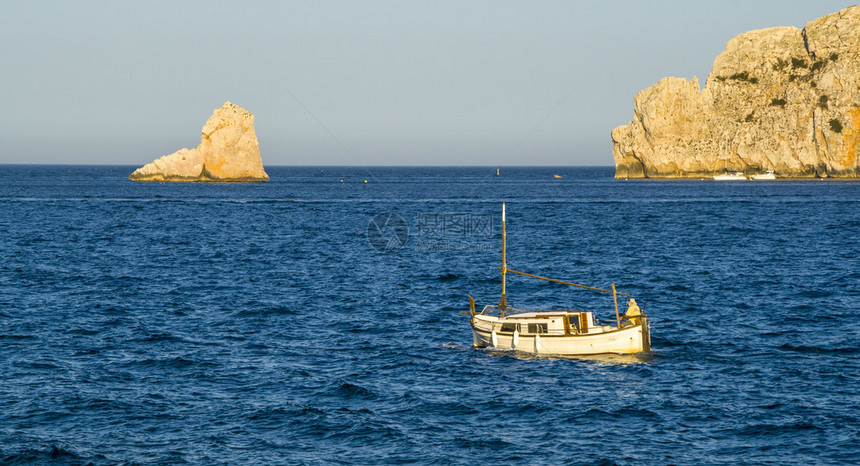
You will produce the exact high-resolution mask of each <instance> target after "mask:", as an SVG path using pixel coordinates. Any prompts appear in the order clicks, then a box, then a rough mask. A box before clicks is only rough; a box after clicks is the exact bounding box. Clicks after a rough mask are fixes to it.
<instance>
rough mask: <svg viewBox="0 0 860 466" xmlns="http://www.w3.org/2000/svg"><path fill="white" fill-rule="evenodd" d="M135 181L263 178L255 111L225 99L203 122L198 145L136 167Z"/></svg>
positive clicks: (256, 179)
mask: <svg viewBox="0 0 860 466" xmlns="http://www.w3.org/2000/svg"><path fill="white" fill-rule="evenodd" d="M128 178H129V179H131V180H134V181H266V180H268V179H269V175H267V174H266V172H265V171H264V170H263V160H262V159H261V158H260V147H259V144H258V143H257V135H256V134H255V133H254V115H253V114H252V113H251V112H249V111H247V110H245V109H244V108H242V107H239V106H238V105H233V104H231V103H230V102H227V103H225V104H224V105H222V106H221V108H218V109H216V110H215V112H213V113H212V116H211V117H209V120H208V121H207V122H206V124H205V125H204V126H203V134H202V135H201V136H200V145H198V146H197V147H195V148H194V149H180V150H178V151H177V152H174V153H172V154H170V155H165V156H164V157H161V158H159V159H156V160H155V161H154V162H152V163H148V164H146V165H144V166H143V167H141V168H138V169H137V170H135V171H134V172H133V173H132V174H131V175H129V177H128Z"/></svg>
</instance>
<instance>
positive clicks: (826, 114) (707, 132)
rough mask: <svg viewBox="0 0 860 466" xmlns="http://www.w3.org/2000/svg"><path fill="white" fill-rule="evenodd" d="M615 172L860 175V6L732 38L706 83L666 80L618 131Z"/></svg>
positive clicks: (641, 96) (644, 95) (643, 96)
mask: <svg viewBox="0 0 860 466" xmlns="http://www.w3.org/2000/svg"><path fill="white" fill-rule="evenodd" d="M612 142H613V158H614V159H615V177H616V178H687V177H689V178H694V177H705V176H711V175H714V174H718V173H723V172H725V171H726V170H728V171H741V172H744V173H746V174H754V173H759V172H763V171H765V170H774V171H775V172H776V174H777V175H778V176H782V177H846V178H858V177H860V163H859V162H860V159H858V152H860V6H853V7H850V8H846V9H844V10H842V11H840V12H838V13H834V14H832V15H828V16H825V17H823V18H819V19H817V20H815V21H812V22H810V23H807V24H806V27H805V28H804V29H803V30H800V29H797V28H795V27H776V28H770V29H762V30H757V31H750V32H747V33H744V34H741V35H739V36H737V37H735V38H734V39H732V40H730V41H729V42H728V44H727V45H726V50H725V51H724V52H722V53H721V54H720V55H719V56H718V57H717V58H716V60H715V61H714V66H713V69H712V71H711V74H710V75H709V76H708V80H707V82H706V84H705V87H704V89H703V90H702V91H701V92H699V82H698V80H697V79H696V78H695V77H693V79H692V80H690V81H687V80H685V79H683V78H664V79H662V80H660V82H658V83H657V84H655V85H654V86H652V87H650V88H648V89H645V90H643V91H641V92H639V93H638V94H636V97H635V98H634V117H633V121H632V122H630V123H629V124H627V125H626V126H619V127H617V128H615V129H614V130H612Z"/></svg>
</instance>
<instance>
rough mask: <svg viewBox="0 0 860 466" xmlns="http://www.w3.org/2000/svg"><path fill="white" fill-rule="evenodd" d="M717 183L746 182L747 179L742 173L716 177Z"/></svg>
mask: <svg viewBox="0 0 860 466" xmlns="http://www.w3.org/2000/svg"><path fill="white" fill-rule="evenodd" d="M714 179H715V180H717V181H746V179H747V177H746V176H745V175H744V174H743V173H741V172H734V173H726V174H724V175H714Z"/></svg>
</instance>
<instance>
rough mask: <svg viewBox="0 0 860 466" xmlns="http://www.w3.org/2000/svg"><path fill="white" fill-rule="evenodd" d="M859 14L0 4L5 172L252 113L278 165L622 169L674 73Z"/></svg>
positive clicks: (136, 155) (157, 146) (783, 6)
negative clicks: (636, 119) (624, 143)
mask: <svg viewBox="0 0 860 466" xmlns="http://www.w3.org/2000/svg"><path fill="white" fill-rule="evenodd" d="M849 5H850V4H849V3H844V2H833V1H827V0H819V1H816V2H811V1H808V0H805V1H748V0H747V1H727V2H707V3H706V2H689V1H614V2H598V1H589V2H585V1H528V2H526V1H518V2H513V1H503V0H501V1H500V0H492V1H474V2H471V1H434V2H429V1H426V2H423V1H366V2H359V1H307V2H290V1H277V2H276V1H266V2H262V1H260V2H241V3H240V2H226V1H225V2H211V1H207V2H193V1H186V2H156V1H150V2H109V1H101V2H90V1H77V2H65V1H62V2H61V1H28V2H23V1H21V2H13V1H3V2H0V60H2V62H0V97H2V101H3V103H4V107H5V108H4V111H3V112H0V141H3V144H2V146H3V148H2V153H0V163H83V164H129V165H143V164H145V163H148V162H150V161H152V160H153V159H155V158H157V157H159V156H162V155H166V154H168V153H171V152H174V151H176V150H178V149H180V148H182V147H194V146H196V145H197V144H198V143H199V138H200V128H201V127H202V126H203V123H205V121H206V119H207V118H208V117H209V115H211V113H212V111H213V110H214V109H215V108H217V107H218V106H220V105H221V104H222V103H224V101H227V100H229V101H231V102H233V103H235V104H237V105H241V106H243V107H245V108H246V109H248V110H250V111H251V112H253V113H254V114H255V116H256V132H257V137H258V139H259V141H260V150H261V154H262V157H263V162H264V164H266V165H486V166H499V165H611V164H612V144H611V140H610V138H609V134H610V131H611V130H612V128H613V127H615V126H618V125H623V124H626V123H627V122H628V121H630V120H631V119H632V116H633V96H634V95H635V94H636V92H638V91H640V90H642V89H644V88H646V87H648V86H651V85H652V84H654V83H656V82H657V81H658V80H659V79H660V78H662V77H664V76H680V77H685V78H691V77H692V76H694V75H696V76H698V77H699V80H700V82H701V83H702V85H704V81H705V78H706V77H707V75H708V73H709V72H710V69H711V64H712V63H713V60H714V58H715V57H716V56H717V54H719V53H720V52H721V51H722V50H724V49H725V44H726V42H727V41H728V40H730V39H731V38H732V37H734V36H736V35H737V34H740V33H743V32H745V31H748V30H752V29H761V28H766V27H772V26H797V27H803V25H804V24H805V23H806V22H808V21H811V20H813V19H815V18H818V17H820V16H824V15H827V14H830V13H834V12H836V11H838V10H840V9H842V8H845V7H847V6H849Z"/></svg>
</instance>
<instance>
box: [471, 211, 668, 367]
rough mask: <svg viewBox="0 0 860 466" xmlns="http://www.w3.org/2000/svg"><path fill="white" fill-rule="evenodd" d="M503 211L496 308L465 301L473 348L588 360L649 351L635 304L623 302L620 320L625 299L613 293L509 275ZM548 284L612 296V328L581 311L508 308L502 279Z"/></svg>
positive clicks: (644, 318) (645, 321) (643, 319)
mask: <svg viewBox="0 0 860 466" xmlns="http://www.w3.org/2000/svg"><path fill="white" fill-rule="evenodd" d="M506 242H507V235H506V232H505V206H504V204H502V267H501V270H502V297H501V300H500V301H499V304H498V305H495V304H489V305H486V306H484V307H483V309H481V311H480V312H476V310H475V300H474V299H473V298H472V297H471V296H469V312H468V313H467V312H461V314H468V315H469V316H470V322H471V326H472V338H473V343H474V346H475V347H476V348H495V349H504V350H516V351H524V352H528V353H534V354H554V355H570V356H573V355H592V354H606V353H640V352H648V351H651V331H650V325H649V322H648V316H647V315H645V314H643V313H642V311H641V310H640V308H639V306H637V304H636V301H635V300H634V299H629V300H628V303H627V304H628V306H629V307H628V308H627V312H626V313H625V315H624V316H622V315H620V314H619V311H618V297H619V296H628V297H629V296H630V295H628V294H626V293H621V292H618V291H616V290H615V285H614V284H613V285H612V287H611V290H604V289H600V288H594V287H590V286H585V285H578V284H576V283H570V282H565V281H562V280H555V279H552V278H546V277H541V276H539V275H533V274H529V273H525V272H519V271H516V270H512V269H509V268H508V266H507V260H506V257H505V256H506V254H507V252H506ZM508 272H510V273H515V274H519V275H524V276H526V277H531V278H537V279H540V280H547V281H550V282H554V283H560V284H563V285H569V286H574V287H579V288H584V289H588V290H592V291H597V292H602V293H609V294H612V297H613V300H614V303H615V322H614V325H612V324H602V323H601V322H600V321H599V319H598V318H597V317H595V316H594V313H593V312H591V311H584V310H527V309H518V308H513V307H508V305H507V295H506V284H507V273H508Z"/></svg>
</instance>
